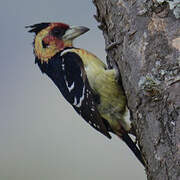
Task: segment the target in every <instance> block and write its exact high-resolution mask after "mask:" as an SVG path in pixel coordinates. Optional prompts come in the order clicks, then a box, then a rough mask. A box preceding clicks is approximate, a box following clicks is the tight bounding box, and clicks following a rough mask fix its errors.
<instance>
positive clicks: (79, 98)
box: [61, 52, 111, 138]
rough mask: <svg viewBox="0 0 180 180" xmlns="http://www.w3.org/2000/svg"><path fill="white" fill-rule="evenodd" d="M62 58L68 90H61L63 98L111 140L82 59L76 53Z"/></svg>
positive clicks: (69, 53)
mask: <svg viewBox="0 0 180 180" xmlns="http://www.w3.org/2000/svg"><path fill="white" fill-rule="evenodd" d="M61 58H62V64H61V67H62V71H63V77H64V82H65V85H66V90H63V91H62V90H61V92H62V94H63V96H64V97H65V98H66V99H67V100H68V101H69V102H70V103H71V104H72V106H73V107H74V109H75V110H76V111H77V112H78V113H79V114H80V115H81V116H82V117H83V118H84V119H85V120H86V121H87V122H88V123H89V124H90V125H91V126H93V127H94V128H95V129H96V130H98V131H100V132H101V133H103V134H104V135H106V136H107V137H108V138H110V137H111V136H110V135H109V133H108V131H107V127H106V125H105V123H104V120H103V119H102V118H101V116H100V114H99V112H98V110H97V102H96V98H95V97H96V96H95V95H94V93H93V91H92V89H91V88H90V85H89V82H88V79H87V76H86V73H85V71H84V66H83V63H82V60H81V58H80V57H79V55H77V54H76V53H74V52H67V53H65V54H64V55H62V56H61Z"/></svg>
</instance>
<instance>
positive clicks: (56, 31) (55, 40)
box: [27, 23, 89, 62]
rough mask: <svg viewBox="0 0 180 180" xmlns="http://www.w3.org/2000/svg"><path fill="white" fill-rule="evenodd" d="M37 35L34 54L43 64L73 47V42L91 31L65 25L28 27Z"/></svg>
mask: <svg viewBox="0 0 180 180" xmlns="http://www.w3.org/2000/svg"><path fill="white" fill-rule="evenodd" d="M27 28H31V29H30V30H29V32H34V33H35V38H34V43H33V45H34V53H35V56H36V57H37V58H38V59H39V60H41V62H48V60H49V59H51V58H52V57H53V56H54V55H55V54H56V53H58V52H59V51H61V50H63V49H64V48H66V47H71V46H72V45H73V40H74V39H75V38H76V37H78V36H80V35H81V34H84V33H85V32H87V31H88V30H89V29H88V28H86V27H83V26H76V27H75V26H69V25H67V24H64V23H40V24H34V25H31V26H27Z"/></svg>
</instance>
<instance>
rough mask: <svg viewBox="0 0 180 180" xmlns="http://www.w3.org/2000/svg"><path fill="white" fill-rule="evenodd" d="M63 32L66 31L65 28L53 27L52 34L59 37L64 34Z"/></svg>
mask: <svg viewBox="0 0 180 180" xmlns="http://www.w3.org/2000/svg"><path fill="white" fill-rule="evenodd" d="M65 32H66V29H63V28H59V27H55V28H54V29H53V30H52V35H53V36H56V37H59V38H60V37H62V36H63V35H64V34H65Z"/></svg>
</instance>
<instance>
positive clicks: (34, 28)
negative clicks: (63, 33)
mask: <svg viewBox="0 0 180 180" xmlns="http://www.w3.org/2000/svg"><path fill="white" fill-rule="evenodd" d="M49 24H50V23H39V24H34V25H30V26H26V28H31V29H30V30H29V31H28V32H34V33H36V34H37V33H38V32H40V31H41V30H43V29H44V28H47V27H48V26H49Z"/></svg>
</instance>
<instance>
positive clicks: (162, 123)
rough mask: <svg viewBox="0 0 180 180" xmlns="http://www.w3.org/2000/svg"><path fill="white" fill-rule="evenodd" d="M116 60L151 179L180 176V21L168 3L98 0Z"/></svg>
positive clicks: (100, 19) (109, 52)
mask: <svg viewBox="0 0 180 180" xmlns="http://www.w3.org/2000/svg"><path fill="white" fill-rule="evenodd" d="M93 3H94V4H95V6H96V8H97V15H96V16H95V18H96V19H97V21H98V22H99V23H100V26H99V28H100V29H101V30H102V31H103V35H104V38H105V44H106V51H107V61H108V63H109V65H110V66H111V67H112V66H113V64H114V62H116V63H117V64H118V68H119V70H120V72H121V77H122V83H123V86H124V89H125V93H126V95H127V99H128V107H129V109H130V110H131V112H132V119H133V125H134V127H135V129H136V134H137V139H138V143H139V145H140V147H141V150H142V154H143V156H144V158H145V160H146V173H147V178H148V179H153V180H178V179H180V116H179V111H180V75H179V73H180V67H179V65H180V20H178V19H176V18H175V16H174V14H173V13H172V12H171V10H169V5H168V4H167V3H163V4H161V5H160V4H158V3H156V2H155V0H154V1H151V0H148V1H147V0H146V1H142V0H94V1H93Z"/></svg>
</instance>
